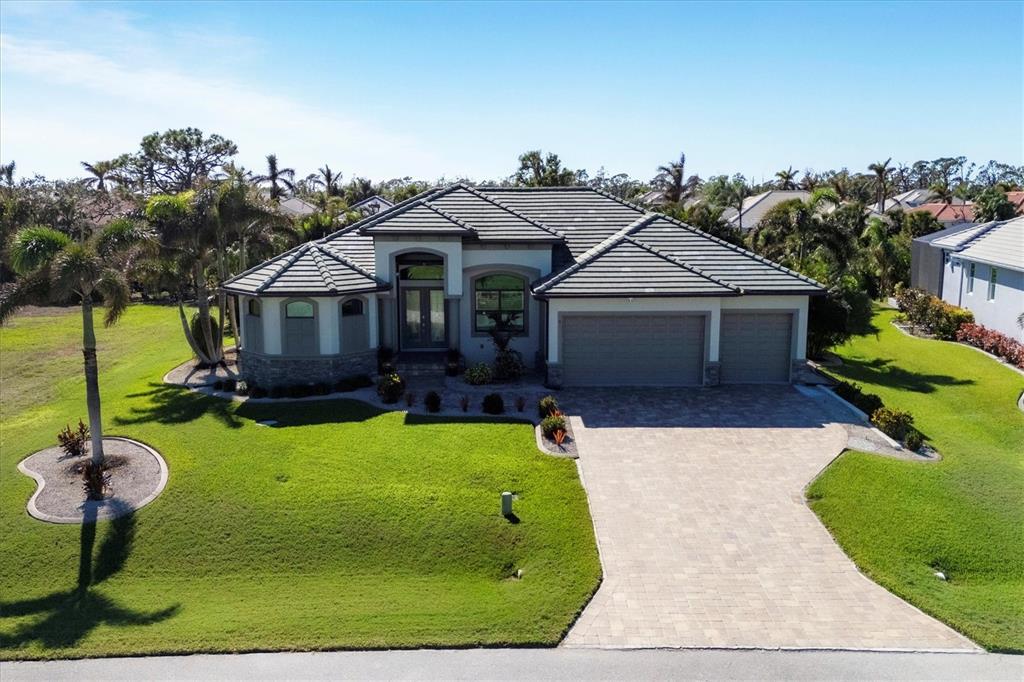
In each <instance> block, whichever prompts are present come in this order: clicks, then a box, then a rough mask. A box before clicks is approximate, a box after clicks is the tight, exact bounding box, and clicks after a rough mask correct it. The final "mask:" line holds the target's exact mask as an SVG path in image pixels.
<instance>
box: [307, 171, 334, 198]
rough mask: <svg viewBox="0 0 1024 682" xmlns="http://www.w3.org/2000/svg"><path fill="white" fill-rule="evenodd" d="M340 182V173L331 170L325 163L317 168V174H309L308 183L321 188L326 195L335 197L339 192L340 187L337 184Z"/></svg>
mask: <svg viewBox="0 0 1024 682" xmlns="http://www.w3.org/2000/svg"><path fill="white" fill-rule="evenodd" d="M340 182H341V173H335V172H333V171H332V170H331V167H330V166H328V165H327V164H326V163H325V164H324V167H323V168H318V169H317V175H313V176H310V183H311V184H312V185H313V186H314V187H320V188H322V189H323V192H324V194H326V195H327V196H328V197H336V196H339V195H340V194H341V187H339V186H338V183H340Z"/></svg>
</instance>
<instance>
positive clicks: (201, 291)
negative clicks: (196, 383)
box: [195, 263, 221, 364]
mask: <svg viewBox="0 0 1024 682" xmlns="http://www.w3.org/2000/svg"><path fill="white" fill-rule="evenodd" d="M195 275H196V307H198V308H199V328H200V329H201V330H202V332H203V341H205V342H206V350H207V352H208V357H209V359H210V363H211V364H212V363H217V362H220V360H221V358H220V354H219V353H218V352H217V348H216V347H215V346H214V344H213V325H212V324H211V323H210V297H209V295H208V294H207V291H206V279H205V275H204V273H203V266H202V264H201V263H196V272H195Z"/></svg>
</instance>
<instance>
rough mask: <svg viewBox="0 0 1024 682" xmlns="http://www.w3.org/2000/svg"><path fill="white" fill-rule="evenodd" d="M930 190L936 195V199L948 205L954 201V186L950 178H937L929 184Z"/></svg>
mask: <svg viewBox="0 0 1024 682" xmlns="http://www.w3.org/2000/svg"><path fill="white" fill-rule="evenodd" d="M928 190H929V191H930V192H931V193H932V194H934V195H935V199H937V200H938V201H940V202H941V203H943V204H946V205H947V206H948V205H950V204H952V203H953V188H952V187H950V184H949V181H948V180H937V181H935V182H933V183H932V184H931V185H929V186H928Z"/></svg>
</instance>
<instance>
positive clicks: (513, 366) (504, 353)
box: [494, 348, 525, 381]
mask: <svg viewBox="0 0 1024 682" xmlns="http://www.w3.org/2000/svg"><path fill="white" fill-rule="evenodd" d="M524 371H525V366H524V365H523V356H522V354H521V353H520V352H519V351H517V350H512V349H510V348H506V349H504V350H499V351H498V352H496V353H495V354H494V378H495V379H497V380H498V381H515V380H516V379H518V378H519V377H521V376H523V372H524Z"/></svg>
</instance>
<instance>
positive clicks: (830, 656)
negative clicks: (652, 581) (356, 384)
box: [0, 648, 1024, 682]
mask: <svg viewBox="0 0 1024 682" xmlns="http://www.w3.org/2000/svg"><path fill="white" fill-rule="evenodd" d="M0 679H2V680H3V682H14V681H15V680H48V681H50V680H52V681H57V680H73V681H74V682H82V681H83V680H103V681H104V682H110V681H112V680H133V681H134V680H246V682H252V681H255V680H328V679H330V680H502V681H513V680H514V681H517V682H518V681H519V680H698V679H699V680H1014V681H1015V682H1020V681H1021V680H1024V657H1021V656H1005V655H997V654H982V653H955V654H954V653H950V654H943V653H887V652H857V651H755V650H721V649H703V650H701V649H698V650H694V649H683V650H668V649H645V650H607V649H564V648H563V649H466V650H451V651H443V650H418V651H349V652H330V653H279V654H240V655H222V656H166V657H149V658H108V659H92V660H81V661H49V662H14V663H10V662H5V663H0Z"/></svg>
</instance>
